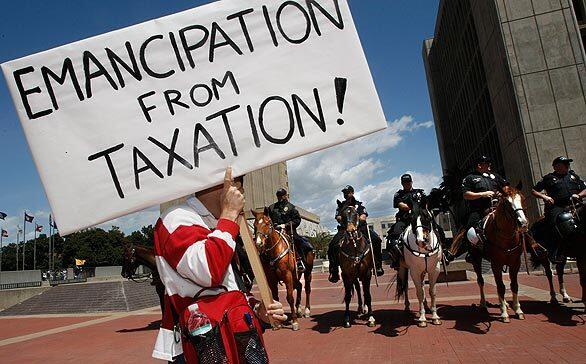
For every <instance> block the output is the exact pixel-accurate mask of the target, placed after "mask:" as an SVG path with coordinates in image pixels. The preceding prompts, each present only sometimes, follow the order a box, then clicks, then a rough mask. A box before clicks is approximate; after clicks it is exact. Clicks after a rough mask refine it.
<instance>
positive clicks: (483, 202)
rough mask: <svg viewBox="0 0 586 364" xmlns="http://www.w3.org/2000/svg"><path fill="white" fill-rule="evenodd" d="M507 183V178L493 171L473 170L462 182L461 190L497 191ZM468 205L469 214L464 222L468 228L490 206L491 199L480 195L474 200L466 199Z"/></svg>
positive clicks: (477, 220) (475, 222) (473, 224)
mask: <svg viewBox="0 0 586 364" xmlns="http://www.w3.org/2000/svg"><path fill="white" fill-rule="evenodd" d="M506 185H508V182H507V180H505V179H504V178H503V177H501V176H499V175H498V174H496V173H494V172H483V173H481V172H478V171H474V172H472V173H471V174H469V175H468V176H466V178H464V181H463V182H462V190H463V192H464V193H466V192H475V193H478V192H487V191H493V192H498V191H499V190H500V189H502V188H503V187H504V186H506ZM468 207H469V208H470V214H469V215H468V219H467V222H466V227H467V228H470V227H473V226H476V224H477V223H478V222H479V221H480V220H482V218H483V217H484V216H486V214H487V213H488V211H489V209H490V208H491V207H492V201H491V199H490V198H488V197H482V198H479V199H476V200H468Z"/></svg>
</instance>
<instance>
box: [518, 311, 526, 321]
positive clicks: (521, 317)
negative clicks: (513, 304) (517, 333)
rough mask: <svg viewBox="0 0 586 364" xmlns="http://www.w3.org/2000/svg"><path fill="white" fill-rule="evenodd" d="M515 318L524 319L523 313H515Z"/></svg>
mask: <svg viewBox="0 0 586 364" xmlns="http://www.w3.org/2000/svg"><path fill="white" fill-rule="evenodd" d="M517 319H518V320H525V314H522V313H518V314H517Z"/></svg>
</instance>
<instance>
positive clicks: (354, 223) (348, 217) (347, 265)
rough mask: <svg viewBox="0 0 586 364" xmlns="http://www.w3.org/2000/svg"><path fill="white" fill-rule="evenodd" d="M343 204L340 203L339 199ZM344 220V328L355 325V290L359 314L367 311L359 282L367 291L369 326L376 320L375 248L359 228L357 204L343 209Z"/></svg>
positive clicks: (341, 250)
mask: <svg viewBox="0 0 586 364" xmlns="http://www.w3.org/2000/svg"><path fill="white" fill-rule="evenodd" d="M338 204H339V205H340V204H341V203H340V202H338ZM341 216H342V223H343V224H345V225H346V232H345V234H344V236H343V238H342V239H341V244H340V258H339V259H340V267H341V268H342V280H343V281H344V291H345V294H344V302H345V303H346V311H345V312H344V327H346V328H348V327H350V326H352V324H351V320H350V301H351V300H352V294H353V292H354V289H356V293H357V295H358V315H359V316H362V315H364V314H365V312H364V306H363V305H362V296H361V294H360V283H359V281H361V282H362V289H363V290H364V303H365V304H366V307H367V309H368V311H367V312H366V315H367V316H368V326H369V327H373V326H374V325H375V319H374V317H373V315H372V297H371V295H370V279H371V278H372V270H373V265H374V263H373V262H374V261H373V257H372V249H371V246H370V244H368V242H367V240H366V238H365V237H364V236H363V235H362V233H361V232H360V231H359V230H358V212H357V211H356V208H355V207H354V206H347V207H346V208H344V209H343V210H342V213H341Z"/></svg>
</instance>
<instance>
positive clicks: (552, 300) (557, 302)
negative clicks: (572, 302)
mask: <svg viewBox="0 0 586 364" xmlns="http://www.w3.org/2000/svg"><path fill="white" fill-rule="evenodd" d="M549 303H551V304H552V305H558V304H559V303H560V301H558V299H557V298H555V297H552V298H551V299H550V300H549Z"/></svg>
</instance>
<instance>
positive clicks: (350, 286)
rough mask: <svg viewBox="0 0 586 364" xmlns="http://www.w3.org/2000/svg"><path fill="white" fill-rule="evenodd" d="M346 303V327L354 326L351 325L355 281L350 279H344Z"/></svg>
mask: <svg viewBox="0 0 586 364" xmlns="http://www.w3.org/2000/svg"><path fill="white" fill-rule="evenodd" d="M343 280H344V303H346V311H345V312H344V327H345V328H349V327H350V326H352V324H351V323H350V301H351V300H352V291H353V290H354V281H353V280H351V279H350V278H348V277H344V278H343Z"/></svg>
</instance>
